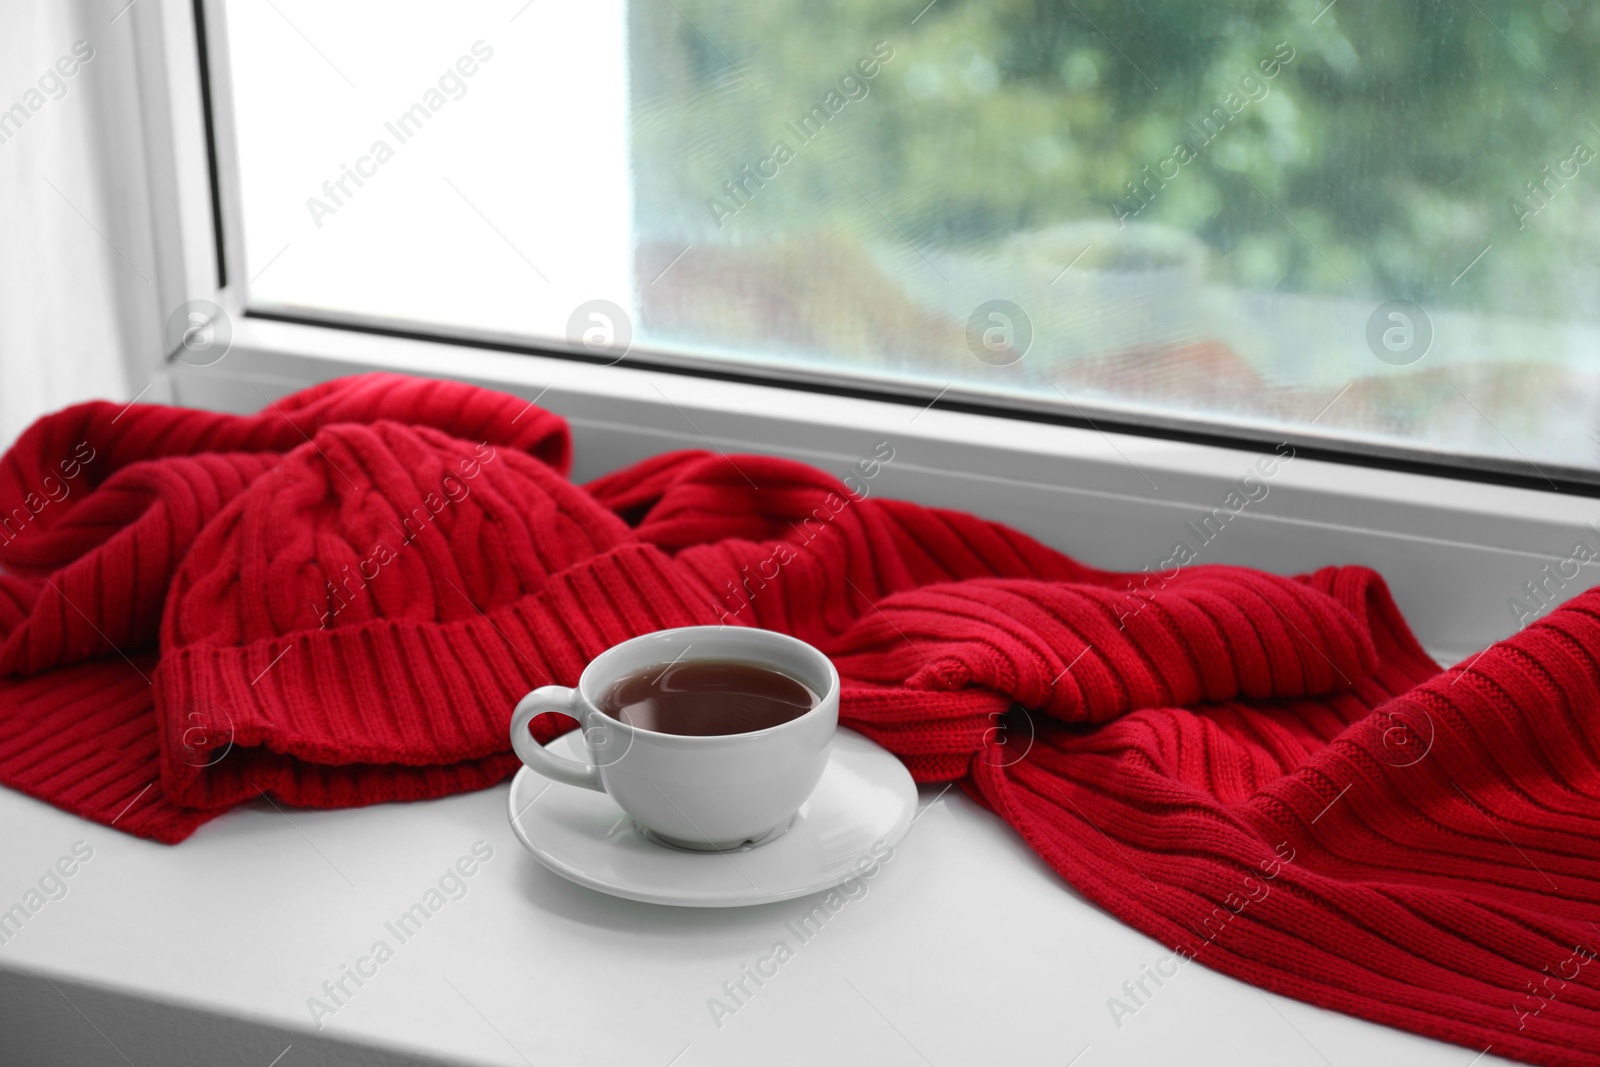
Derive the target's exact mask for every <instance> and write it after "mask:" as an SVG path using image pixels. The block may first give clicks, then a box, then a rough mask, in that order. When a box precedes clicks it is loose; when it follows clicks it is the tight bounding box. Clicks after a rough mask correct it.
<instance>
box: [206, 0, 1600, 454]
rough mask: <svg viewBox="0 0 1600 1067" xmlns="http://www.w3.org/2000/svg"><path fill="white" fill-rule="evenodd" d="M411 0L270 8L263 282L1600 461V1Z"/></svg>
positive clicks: (332, 301)
mask: <svg viewBox="0 0 1600 1067" xmlns="http://www.w3.org/2000/svg"><path fill="white" fill-rule="evenodd" d="M386 10H392V12H393V14H392V17H390V18H389V19H387V20H386V21H385V24H384V25H383V26H381V27H379V28H377V29H374V28H373V26H372V22H373V21H374V20H371V19H370V18H369V17H368V16H367V14H366V9H365V8H364V7H361V8H359V9H358V8H357V6H356V5H348V6H347V5H341V4H328V3H319V4H313V3H310V2H291V0H275V3H274V4H259V3H254V2H248V3H246V2H232V0H230V2H229V3H228V4H227V13H228V18H229V24H230V25H229V33H230V40H231V46H230V47H231V53H232V74H233V83H234V93H235V103H236V108H237V113H238V130H237V134H238V150H239V154H240V160H241V171H242V174H241V182H242V185H243V200H244V216H245V223H246V244H247V257H248V261H249V273H250V275H251V276H252V281H251V294H252V295H251V300H252V302H253V303H255V304H256V305H258V306H267V307H271V306H277V307H293V308H301V309H307V310H310V311H313V312H335V313H339V314H344V315H351V316H355V317H358V318H369V319H376V320H402V321H410V322H418V323H424V324H427V325H429V326H431V327H436V328H446V329H460V330H472V331H478V332H481V333H488V334H493V335H508V336H516V337H524V338H530V339H534V340H535V341H536V342H538V343H541V344H554V345H570V346H577V347H588V348H589V349H590V350H591V351H596V352H600V353H617V354H620V353H621V352H622V350H623V348H624V346H626V347H627V348H628V351H629V352H630V354H631V355H632V356H633V357H634V358H640V357H652V358H669V359H670V358H679V359H696V360H717V361H729V362H733V363H737V364H740V365H742V366H745V367H757V368H768V369H770V370H771V371H773V372H774V373H781V374H796V373H799V374H815V375H821V376H825V377H828V378H832V379H839V378H846V379H855V378H866V379H871V380H874V381H876V382H879V383H889V384H890V386H891V387H900V388H904V389H906V390H908V391H915V392H919V393H920V394H922V395H925V396H928V397H931V396H933V395H934V394H936V393H940V392H945V393H946V394H947V395H951V396H965V395H971V394H979V395H982V396H985V397H988V398H991V399H995V400H997V401H999V402H1001V403H1016V404H1021V405H1030V406H1037V405H1050V406H1053V407H1055V408H1059V409H1060V410H1061V411H1063V412H1065V413H1067V414H1072V415H1079V414H1091V415H1098V416H1099V417H1109V418H1111V419H1113V420H1115V421H1119V422H1121V423H1140V422H1147V423H1159V424H1164V425H1198V426H1202V427H1212V428H1217V429H1220V430H1222V431H1224V432H1232V433H1245V434H1248V435H1251V436H1257V437H1271V436H1274V435H1280V434H1281V435H1293V436H1297V437H1300V436H1317V437H1325V438H1328V439H1330V440H1332V441H1335V442H1338V443H1341V444H1343V445H1346V446H1348V447H1351V448H1355V449H1362V450H1378V451H1396V450H1398V451H1402V452H1405V453H1412V454H1421V455H1423V456H1425V457H1432V458H1445V459H1451V460H1453V461H1458V462H1470V463H1472V464H1474V465H1488V466H1508V467H1514V468H1517V469H1520V470H1524V471H1526V472H1528V473H1531V474H1535V475H1538V474H1546V473H1547V474H1549V475H1550V476H1552V477H1563V476H1565V477H1573V476H1577V477H1582V478H1588V479H1593V478H1594V475H1595V471H1596V469H1597V468H1600V434H1597V432H1596V426H1595V413H1596V411H1597V410H1600V331H1597V322H1596V319H1597V316H1600V201H1597V194H1596V189H1597V188H1600V184H1597V180H1600V160H1597V159H1596V152H1597V150H1600V125H1597V124H1596V123H1597V120H1600V109H1597V108H1595V107H1594V106H1593V104H1592V101H1591V100H1590V88H1589V85H1590V83H1591V82H1592V73H1593V70H1594V69H1595V67H1596V65H1597V61H1600V9H1597V8H1596V7H1595V6H1594V5H1588V4H1578V3H1576V2H1563V0H1542V2H1541V0H1532V2H1522V3H1511V2H1509V0H1470V2H1468V3H1459V2H1458V0H1450V2H1445V0H1394V2H1391V3H1386V4H1382V5H1372V4H1358V3H1354V2H1352V0H1343V2H1340V0H1335V2H1333V3H1327V2H1326V0H1314V2H1312V0H1307V2H1305V3H1299V2H1293V0H1291V2H1284V3H1270V4H1269V3H1263V2H1259V0H1218V2H1214V3H1209V4H1203V5H1200V4H1191V3H1182V2H1179V0H1065V2H1061V0H1037V2H1035V0H1022V2H1015V3H1003V4H1000V3H981V2H976V0H974V2H962V0H935V2H934V3H930V4H927V5H926V6H925V7H924V6H922V5H921V4H919V3H913V4H910V5H905V4H898V3H895V4H891V3H883V2H855V3H843V2H834V3H816V2H812V3H801V2H799V0H787V2H775V0H748V2H745V3H740V4H727V3H716V2H712V0H642V2H639V3H634V4H627V5H619V4H606V3H593V4H584V5H543V4H533V5H524V4H523V3H521V0H510V2H508V3H504V4H481V5H472V4H453V5H450V6H449V7H448V8H446V7H443V6H433V5H421V4H416V5H393V6H392V7H390V8H386ZM488 52H492V55H489V54H486V53H488ZM462 60H466V61H467V62H464V63H463V62H462ZM469 68H471V70H472V73H470V74H469V73H467V71H468V69H469ZM407 119H409V122H408V121H407ZM380 143H382V144H383V145H385V146H386V147H387V149H388V151H387V153H385V152H383V151H382V150H380V149H379V144H380ZM380 156H381V157H382V158H381V159H380V158H379V157H380ZM363 157H366V158H365V159H363ZM352 170H359V171H360V172H361V174H365V175H366V177H365V178H364V179H363V181H364V182H365V184H361V183H358V182H356V181H355V180H354V179H353V178H351V179H345V180H343V181H341V178H343V177H344V176H345V175H346V174H347V173H348V172H349V171H352ZM361 174H358V175H356V177H360V176H361ZM325 183H327V184H325ZM319 205H320V206H319Z"/></svg>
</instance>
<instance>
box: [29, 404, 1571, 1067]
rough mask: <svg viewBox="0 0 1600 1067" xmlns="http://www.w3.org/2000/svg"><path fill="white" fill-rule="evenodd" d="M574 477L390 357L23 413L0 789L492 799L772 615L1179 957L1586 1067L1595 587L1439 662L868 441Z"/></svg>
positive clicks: (1297, 598) (1377, 633) (1374, 581)
mask: <svg viewBox="0 0 1600 1067" xmlns="http://www.w3.org/2000/svg"><path fill="white" fill-rule="evenodd" d="M568 458H569V441H568V435H567V429H566V425H565V423H564V422H563V421H562V420H561V419H559V418H558V417H556V416H554V415H551V414H549V413H547V412H544V411H542V410H540V409H538V408H535V407H532V406H531V405H528V404H525V403H524V402H523V401H521V400H518V399H516V398H514V397H510V396H505V395H502V394H498V393H492V392H487V391H484V390H481V389H476V388H472V387H469V386H464V385H458V384H454V383H447V382H435V381H424V380H418V379H407V378H399V377H393V376H386V375H371V376H365V377H361V378H354V379H347V380H344V381H338V382H332V383H329V384H327V385H323V386H319V387H317V388H314V389H310V390H307V391H305V392H302V393H299V394H297V395H295V396H292V397H289V398H287V399H285V400H283V401H280V402H278V403H277V404H274V405H270V406H269V407H268V408H267V409H265V410H264V411H262V412H261V413H260V414H257V415H253V416H233V415H223V414H214V413H208V412H201V411H190V410H181V409H174V408H164V407H155V406H139V405H135V406H133V407H131V408H127V409H123V408H120V407H118V406H117V405H112V404H104V403H94V404H86V405H82V406H79V407H75V408H71V409H69V410H67V411H63V412H61V413H59V414H56V415H52V416H49V417H47V418H45V419H43V420H41V421H40V422H38V423H37V424H35V425H34V426H33V427H32V428H31V429H29V430H28V431H27V432H26V433H25V434H24V435H23V436H22V438H21V439H20V440H19V441H18V442H17V444H16V446H15V447H14V448H13V449H12V450H11V451H10V452H9V453H8V454H7V455H6V456H5V457H4V459H3V460H0V566H3V568H4V570H3V571H0V782H4V783H5V784H6V785H9V786H11V787H12V788H15V789H19V790H22V791H24V792H26V793H29V794H31V795H33V796H36V797H39V798H41V799H44V800H47V801H49V802H50V803H52V804H56V805H58V806H60V807H62V808H65V809H67V810H69V811H72V812H76V813H78V814H79V815H82V816H83V817H85V818H89V819H93V820H95V821H97V822H101V823H104V824H106V825H111V826H115V827H116V828H117V829H119V830H125V831H127V832H129V833H133V834H139V835H142V836H146V837H152V838H155V839H157V840H160V841H166V842H177V841H181V840H182V839H183V838H185V837H187V836H188V835H189V834H190V833H192V832H194V830H195V829H196V827H198V826H199V825H200V824H201V823H204V822H205V821H207V820H208V819H211V818H213V817H214V816H216V815H218V814H220V813H221V812H223V811H224V810H226V809H227V808H229V807H230V806H232V805H234V804H237V803H239V802H241V801H244V800H248V799H251V798H254V797H256V796H257V795H258V794H263V793H264V794H265V795H267V796H270V797H273V798H275V799H276V800H278V801H281V802H283V803H285V804H296V805H305V806H311V807H333V806H341V805H354V804H367V803H374V802H377V801H388V800H395V799H402V798H420V797H431V796H439V795H442V794H447V793H453V792H457V791H461V790H466V789H476V788H481V787H484V786H488V785H490V784H492V783H494V782H497V781H500V780H502V779H504V778H505V777H506V776H507V775H508V774H509V773H510V772H511V771H513V770H514V769H515V768H516V767H517V766H518V764H517V761H516V759H515V757H513V756H511V755H510V754H509V752H508V751H507V749H508V745H507V741H506V723H507V721H508V719H509V716H510V711H511V707H512V705H513V704H514V703H515V702H516V700H517V699H518V698H519V697H521V696H522V695H523V694H524V693H525V692H526V691H527V690H528V689H530V688H532V687H534V686H538V685H544V684H548V683H552V682H555V683H560V684H564V685H572V684H575V681H576V679H577V677H578V674H579V672H580V671H581V670H582V669H583V666H584V664H585V663H586V662H587V661H588V660H589V659H590V658H591V657H593V656H594V655H595V654H596V653H598V652H600V651H601V650H603V649H605V648H606V647H608V646H610V645H612V644H614V643H615V642H617V641H620V640H623V639H624V638H627V637H631V636H634V635H636V634H641V633H645V632H648V631H651V630H656V629H660V628H663V627H669V626H681V625H690V624H703V623H715V622H717V621H719V620H720V621H723V622H726V623H729V624H733V625H752V626H761V627H766V628H770V629H775V630H781V631H784V632H787V633H792V634H794V635H796V636H798V637H801V638H803V639H805V640H807V641H810V642H812V643H813V644H815V645H817V646H818V647H820V648H822V649H823V650H825V651H826V652H827V653H828V654H829V655H831V656H832V657H833V659H834V662H835V663H836V664H837V665H838V668H839V673H840V676H841V678H842V679H843V680H844V693H843V718H844V721H845V722H846V723H848V724H849V725H850V726H852V727H854V728H856V729H858V730H860V731H862V732H863V733H866V734H868V735H869V736H871V737H873V738H874V739H875V740H877V741H878V742H879V743H881V744H883V745H885V746H886V747H888V748H889V749H891V750H892V751H894V752H895V753H896V754H898V755H899V756H900V757H901V758H902V759H903V760H904V761H905V763H906V765H907V766H908V767H910V769H911V771H912V773H913V775H914V776H915V777H916V778H917V779H918V780H919V781H923V782H938V781H957V782H959V783H960V784H961V786H962V788H963V789H965V790H966V792H967V793H968V794H969V795H970V796H972V797H973V798H974V799H975V800H976V801H978V802H979V803H981V804H984V805H986V806H987V807H989V808H991V809H992V810H994V811H995V812H997V813H998V814H999V815H1000V816H1001V817H1003V818H1004V819H1005V820H1006V821H1007V822H1009V823H1010V824H1011V825H1012V826H1013V827H1015V828H1016V830H1017V831H1018V832H1019V833H1021V834H1022V836H1023V837H1024V838H1026V839H1027V841H1028V843H1029V844H1030V845H1031V846H1032V847H1033V848H1034V849H1035V850H1037V851H1038V853H1039V854H1040V855H1041V856H1042V857H1043V858H1044V859H1045V860H1046V861H1047V862H1048V863H1049V864H1050V865H1051V866H1052V867H1054V868H1055V869H1056V870H1057V871H1058V872H1060V874H1061V875H1062V877H1064V878H1065V879H1066V880H1067V881H1069V882H1070V883H1071V884H1072V885H1073V886H1074V887H1075V888H1076V889H1078V890H1079V891H1080V892H1082V893H1083V894H1084V895H1085V896H1087V897H1088V898H1089V899H1091V900H1093V901H1094V902H1096V903H1097V904H1099V905H1101V906H1102V907H1104V908H1106V909H1107V910H1108V911H1110V912H1111V913H1113V914H1114V915H1116V916H1118V917H1119V918H1120V919H1122V920H1124V921H1126V922H1128V923H1129V924H1131V925H1132V926H1134V927H1136V928H1138V929H1139V930H1142V931H1144V932H1145V933H1147V934H1149V935H1150V936H1152V937H1154V938H1156V939H1158V940H1159V941H1161V942H1162V943H1163V944H1165V945H1167V946H1170V947H1171V948H1172V949H1174V950H1175V951H1176V952H1178V953H1181V954H1182V955H1184V956H1186V957H1191V958H1195V959H1198V960H1199V961H1201V962H1202V963H1204V964H1206V965H1207V966H1210V967H1214V968H1216V969H1218V970H1221V971H1223V972H1225V973H1227V974H1230V975H1233V976H1234V977H1236V978H1239V979H1242V980H1244V981H1247V982H1250V983H1253V984H1255V985H1257V986H1259V987H1261V988H1263V989H1268V990H1272V991H1275V992H1278V993H1282V994H1286V995H1289V996H1293V997H1298V998H1300V999H1302V1000H1306V1001H1309V1002H1311V1003H1313V1004H1318V1005H1322V1006H1324V1007H1329V1008H1335V1009H1338V1010H1340V1011H1345V1012H1348V1013H1350V1014H1353V1015H1358V1016H1361V1017H1363V1018H1367V1019H1372V1020H1376V1021H1379V1022H1383V1023H1387V1024H1390V1025H1393V1026H1398V1027H1403V1028H1405V1029H1408V1030H1414V1031H1416V1032H1418V1033H1423V1034H1428V1035H1431V1036H1433V1037H1438V1038H1442V1039H1445V1040H1448V1041H1455V1042H1460V1043H1461V1044H1464V1045H1468V1046H1470V1047H1472V1048H1474V1049H1483V1048H1484V1047H1486V1046H1490V1047H1492V1049H1493V1051H1494V1052H1495V1053H1497V1054H1502V1055H1508V1056H1514V1057H1517V1058H1521V1059H1525V1060H1528V1061H1532V1062H1536V1063H1547V1064H1585V1065H1600V966H1591V965H1590V964H1591V962H1592V960H1593V958H1594V956H1595V954H1596V948H1597V947H1600V925H1597V924H1600V858H1597V856H1596V853H1597V849H1596V847H1595V834H1596V831H1597V830H1600V803H1597V799H1600V613H1597V610H1596V609H1597V608H1600V593H1596V594H1586V595H1583V596H1579V597H1577V598H1575V599H1574V600H1572V601H1571V602H1570V603H1568V604H1567V605H1566V606H1565V607H1563V608H1561V609H1559V610H1556V611H1554V612H1552V613H1550V614H1549V615H1548V616H1547V617H1546V618H1544V619H1543V620H1541V621H1540V622H1538V623H1535V624H1534V625H1531V626H1529V627H1528V628H1527V629H1525V630H1523V631H1522V632H1521V633H1519V634H1517V635H1516V636H1515V637H1512V638H1510V639H1508V640H1506V641H1503V642H1501V643H1500V644H1498V645H1495V646H1493V647H1491V648H1489V649H1487V650H1486V651H1484V652H1483V653H1482V654H1481V655H1479V656H1477V657H1474V658H1473V659H1472V660H1470V661H1468V663H1467V664H1466V665H1465V667H1464V668H1457V669H1453V670H1449V671H1444V672H1440V671H1439V669H1438V667H1437V666H1436V665H1435V664H1434V663H1433V662H1432V661H1430V660H1429V659H1428V657H1427V656H1426V655H1425V654H1424V653H1423V652H1422V650H1421V649H1420V648H1419V647H1418V645H1417V642H1416V641H1415V639H1414V638H1413V637H1412V635H1411V633H1410V631H1409V630H1408V629H1407V627H1406V624H1405V622H1404V620H1403V619H1402V618H1401V617H1400V615H1399V613H1398V611H1397V610H1396V609H1395V606H1394V604H1393V602H1392V600H1391V599H1390V597H1389V594H1388V592H1387V590H1386V588H1385V586H1384V584H1383V581H1382V580H1381V579H1380V578H1379V577H1378V576H1377V575H1376V574H1374V573H1372V572H1371V571H1368V570H1365V569H1362V568H1357V567H1342V568H1328V569H1326V570H1322V571H1318V572H1317V573H1315V574H1311V575H1305V576H1302V577H1299V578H1293V579H1290V578H1281V577H1278V576H1275V575H1271V574H1265V573H1262V572H1258V571H1251V570H1244V569H1239V568H1233V567H1221V566H1191V567H1184V568H1181V569H1180V570H1178V573H1176V574H1170V573H1169V574H1167V575H1165V576H1164V578H1163V582H1162V583H1161V584H1160V585H1159V588H1156V589H1154V590H1153V591H1152V589H1151V587H1150V586H1147V585H1143V584H1142V585H1141V587H1140V588H1139V590H1138V591H1136V592H1130V589H1129V579H1130V577H1134V576H1128V575H1121V574H1113V573H1108V572H1104V571H1097V570H1092V569H1090V568H1088V567H1084V566H1082V565H1081V564H1078V563H1076V562H1074V561H1073V560H1071V559H1069V558H1067V557H1066V556H1063V555H1061V554H1060V553H1058V552H1055V551H1053V550H1051V549H1049V548H1046V547H1044V546H1043V545H1041V544H1039V543H1037V542H1036V541H1033V540H1032V539H1030V538H1028V537H1026V536H1024V535H1022V534H1020V533H1017V532H1016V531H1014V530H1010V529H1007V528H1006V527H1004V526H1001V525H998V524H996V523H991V522H986V521H983V520H981V519H977V518H974V517H972V516H969V515H963V514H957V513H953V512H947V511H940V510H938V509H934V508H926V507H920V506H917V505H914V504H906V503H901V502H898V501H890V500H881V499H879V498H878V497H877V496H874V495H871V494H870V484H869V483H868V482H867V481H866V480H864V477H863V474H864V472H870V471H872V470H874V469H875V467H874V466H873V464H874V463H877V462H880V461H882V460H883V459H885V458H887V454H886V453H880V454H879V455H878V456H876V457H864V458H863V462H862V464H861V465H860V470H858V471H856V476H855V477H852V478H849V479H846V481H844V482H841V481H840V480H839V479H837V478H835V477H833V476H830V475H828V474H825V473H822V472H820V471H816V470H813V469H811V468H808V467H805V466H802V465H799V464H796V463H792V462H788V461H783V460H776V459H770V458H762V457H757V456H737V457H723V456H720V455H713V454H706V453H675V454H671V455H665V456H659V457H656V458H655V459H652V460H649V461H646V462H644V463H641V464H639V465H637V466H635V467H632V468H630V469H628V470H625V471H622V472H620V473H617V474H614V475H611V476H608V477H605V478H602V479H600V480H598V481H596V482H594V483H591V484H589V485H588V486H585V487H577V486H574V485H572V484H571V483H569V482H568V481H567V480H566V478H565V477H564V475H565V471H566V468H567V464H568ZM1063 518H1064V519H1069V518H1070V517H1068V516H1063ZM1137 577H1140V578H1141V579H1142V577H1143V576H1137ZM1130 598H1135V599H1130ZM1130 604H1136V605H1137V610H1134V609H1132V608H1130V606H1129V605H1130ZM535 726H536V733H537V734H538V735H539V736H540V738H541V739H544V738H548V737H551V736H554V735H555V734H556V733H558V732H559V730H560V729H561V723H559V722H557V721H554V720H550V721H542V722H539V723H536V724H535Z"/></svg>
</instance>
